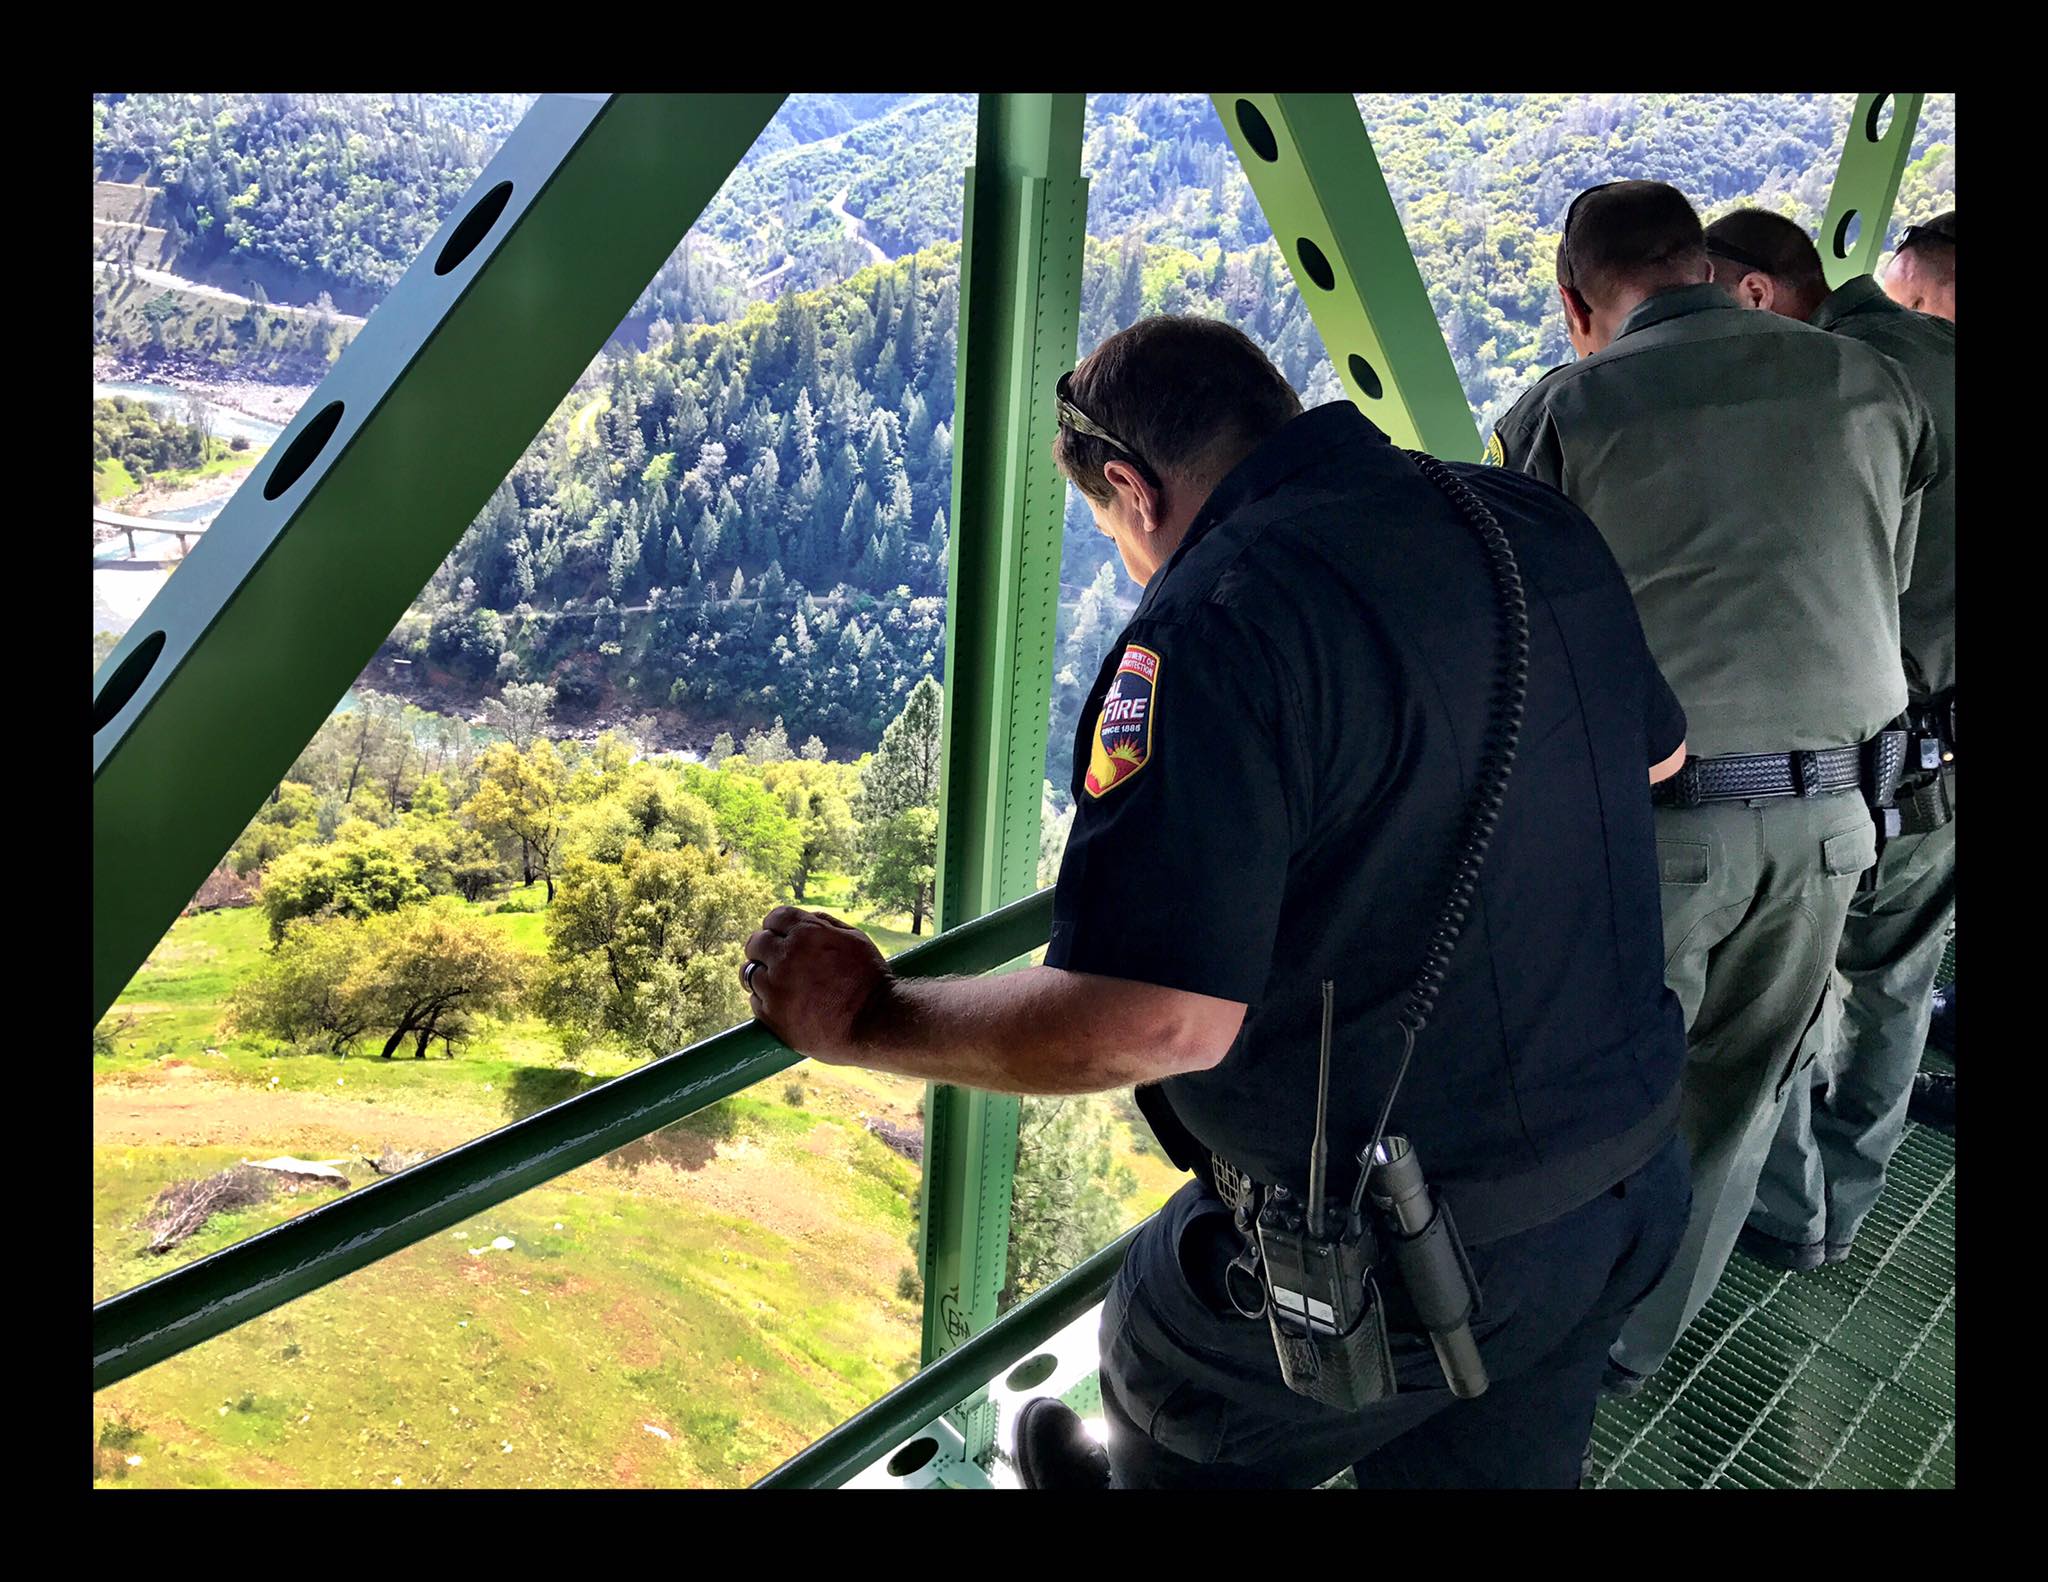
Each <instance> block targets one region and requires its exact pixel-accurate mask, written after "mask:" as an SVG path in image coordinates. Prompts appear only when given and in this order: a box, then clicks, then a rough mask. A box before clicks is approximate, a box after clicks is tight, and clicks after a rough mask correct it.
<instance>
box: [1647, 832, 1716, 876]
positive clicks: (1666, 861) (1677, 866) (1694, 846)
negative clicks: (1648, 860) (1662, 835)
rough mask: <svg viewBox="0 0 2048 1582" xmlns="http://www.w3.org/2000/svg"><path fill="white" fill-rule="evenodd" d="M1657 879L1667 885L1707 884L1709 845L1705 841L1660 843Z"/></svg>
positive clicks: (1665, 841) (1662, 841) (1669, 841)
mask: <svg viewBox="0 0 2048 1582" xmlns="http://www.w3.org/2000/svg"><path fill="white" fill-rule="evenodd" d="M1657 878H1658V879H1659V880H1660V881H1661V882H1663V883H1665V884H1705V883H1706V882H1707V843H1706V842H1705V841H1703V840H1660V841H1658V842H1657Z"/></svg>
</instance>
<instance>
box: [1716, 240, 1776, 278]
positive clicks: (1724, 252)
mask: <svg viewBox="0 0 2048 1582" xmlns="http://www.w3.org/2000/svg"><path fill="white" fill-rule="evenodd" d="M1707 251H1708V252H1710V253H1712V254H1713V255H1714V256H1715V257H1716V258H1725V259H1727V260H1728V261H1729V262H1730V263H1736V264H1740V265H1742V267H1743V268H1744V269H1751V270H1754V271H1756V272H1757V273H1758V274H1762V275H1775V274H1776V273H1777V271H1776V270H1774V269H1772V268H1771V266H1770V265H1769V264H1767V263H1765V262H1764V261H1763V260H1762V259H1761V258H1759V257H1757V256H1756V254H1754V253H1745V252H1744V251H1743V250H1742V249H1741V248H1739V247H1737V246H1735V245H1734V244H1733V243H1730V242H1723V241H1720V240H1718V239H1716V238H1715V237H1712V236H1709V237H1708V238H1707Z"/></svg>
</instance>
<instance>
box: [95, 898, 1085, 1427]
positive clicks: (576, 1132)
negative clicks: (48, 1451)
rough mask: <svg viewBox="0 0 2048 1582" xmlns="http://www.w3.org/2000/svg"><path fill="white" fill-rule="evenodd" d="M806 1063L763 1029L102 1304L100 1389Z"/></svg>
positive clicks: (1027, 941)
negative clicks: (797, 1064) (778, 1073)
mask: <svg viewBox="0 0 2048 1582" xmlns="http://www.w3.org/2000/svg"><path fill="white" fill-rule="evenodd" d="M1051 923H1052V891H1050V890H1041V891H1039V892H1038V893H1037V894H1036V895H1031V896H1026V897H1025V898H1024V899H1023V900H1021V901H1015V902H1012V903H1011V904H1010V905H1008V906H1005V907H1000V908H998V909H997V910H995V911H993V912H990V913H988V914H987V915H986V916H983V917H979V918H976V919H975V920H974V921H973V922H970V923H964V924H962V925H961V926H960V927H958V928H954V929H949V930H948V931H947V932H945V933H943V934H940V935H939V936H937V937H936V938H934V939H933V940H931V941H930V942H929V943H927V944H923V945H919V946H916V947H915V948H913V949H911V950H907V951H905V952H904V953H903V954H902V955H900V956H898V957H897V958H896V959H895V960H894V961H892V962H891V963H890V966H891V969H892V970H893V971H895V972H896V973H898V974H899V975H901V976H904V977H927V978H929V977H941V976H945V975H947V974H953V973H975V972H986V971H988V970H989V969H991V968H994V967H999V966H1001V965H1003V964H1004V963H1005V962H1008V961H1014V960H1015V959H1016V958H1018V957H1019V956H1022V955H1025V954H1027V953H1029V952H1030V951H1032V950H1035V949H1037V948H1038V947H1039V946H1040V945H1042V944H1044V943H1045V940H1046V936H1047V934H1048V933H1049V932H1050V929H1051ZM800 1058H801V1057H800V1056H798V1055H796V1054H794V1053H793V1052H791V1051H790V1050H789V1049H788V1048H787V1047H786V1046H784V1045H783V1044H782V1043H780V1042H779V1041H777V1039H776V1038H775V1037H774V1036H773V1035H772V1034H771V1033H769V1032H768V1030H767V1029H766V1028H764V1027H762V1026H761V1025H760V1024H759V1023H758V1022H749V1023H747V1024H746V1025H745V1026H742V1027H735V1028H732V1029H730V1030H729V1031H727V1032H723V1033H720V1034H718V1036H716V1037H715V1038H709V1039H706V1040H705V1041H704V1042H703V1043H701V1044H695V1045H693V1046H691V1047H690V1048H688V1049H685V1050H683V1051H682V1052H680V1053H679V1054H674V1055H670V1056H669V1057H668V1058H667V1059H665V1060H658V1061H656V1062H655V1063H654V1064H652V1065H650V1066H647V1067H644V1068H643V1069H641V1070H639V1071H634V1072H630V1073H628V1074H627V1075H625V1076H623V1077H618V1078H615V1079H614V1080H612V1081H610V1082H607V1083H605V1084H604V1085H603V1086H602V1087H599V1088H593V1089H592V1090H591V1091H590V1092H588V1093H581V1094H578V1095H577V1096H576V1097H575V1098H572V1099H565V1100H564V1101H563V1102H562V1103H560V1104H556V1105H553V1106H551V1107H550V1108H548V1109H545V1110H542V1111H541V1112H540V1113H539V1114H537V1115H529V1116H528V1117H527V1118H526V1119H524V1120H521V1121H515V1122H513V1123H512V1124H511V1125H510V1126H505V1127H501V1128H499V1129H498V1130H497V1131H495V1132H491V1133H490V1134H488V1135H487V1136H483V1137H479V1138H477V1139H476V1140H475V1141H474V1142H469V1143H464V1144H463V1145H462V1146H461V1147H459V1148H452V1149H450V1150H449V1151H448V1152H447V1153H444V1154H440V1155H437V1156H436V1157H435V1158H433V1159H430V1160H428V1161H426V1162H425V1163H424V1164H418V1165H415V1166H413V1167H412V1168H411V1169H410V1170H407V1171H405V1172H403V1173H402V1174H400V1175H396V1176H393V1177H391V1178H390V1179H389V1180H387V1181H379V1182H377V1183H376V1184H374V1185H372V1186H367V1187H365V1188H363V1189H362V1190H361V1191H360V1192H351V1193H349V1194H348V1195H347V1196H346V1197H343V1198H340V1199H338V1200H337V1201H335V1202H333V1203H329V1204H325V1205H323V1206H322V1207H320V1208H317V1209H314V1210H313V1211H312V1212H311V1213H309V1214H304V1215H301V1216H300V1217H299V1218H297V1219H294V1220H290V1221H288V1222H286V1223H285V1224H283V1225H279V1226H277V1227H276V1228H275V1229H272V1230H268V1231H265V1232H263V1233H262V1234H261V1235H257V1236H251V1237H250V1238H249V1239H248V1240H247V1241H243V1242H238V1243H236V1244H235V1245H234V1246H232V1247H228V1248H225V1249H223V1250H222V1251H220V1252H217V1253H214V1254H213V1255H212V1256H211V1257H208V1258H202V1259H200V1260H199V1261H198V1262H197V1263H192V1264H187V1265H186V1266H185V1267H184V1268H182V1269H176V1270H173V1271H172V1272H171V1273H169V1274H166V1275H164V1276H162V1277H161V1278H159V1279H155V1280H151V1281H150V1282H149V1283H148V1284H146V1285H139V1286H136V1287H135V1288H134V1289H133V1290H130V1291H124V1292H122V1293H121V1294H120V1295H119V1296H114V1297H109V1298H108V1299H107V1300H106V1301H104V1302H100V1303H97V1304H95V1306H94V1307H93V1310H92V1384H93V1388H94V1389H95V1390H98V1389H103V1388H104V1387H106V1386H107V1385H109V1384H114V1383H116V1382H118V1381H119V1380H121V1379H125V1378H127V1377H128V1376H129V1375H130V1374H132V1373H139V1372H140V1371H141V1370H142V1369H144V1368H147V1367H149V1366H151V1365H152V1364H153V1363H158V1362H162V1361H163V1360H164V1359H165V1358H166V1357H173V1356H176V1355H177V1354H178V1353H179V1352H181V1351H185V1350H188V1349H189V1348H191V1347H193V1346H196V1345H198V1344H199V1343H200V1342H202V1341H205V1340H210V1339H212V1338H213V1337H214V1336H215V1335H218V1334H221V1333H222V1332H223V1331H226V1330H229V1329H233V1328H234V1327H235V1326H236V1325H238V1324H243V1323H247V1322H248V1321H249V1320H250V1319H252V1318H255V1317H257V1316H258V1315H260V1314H263V1313H267V1312H268V1311H270V1309H272V1308H274V1307H279V1306H282V1305H283V1304H284V1303H286V1302H289V1301H291V1300H292V1299H293V1298H294V1297H299V1296H304V1295H305V1294H306V1293H307V1292H308V1291H313V1290H317V1289H318V1288H319V1287H321V1286H323V1285H327V1284H329V1283H330V1282H332V1281H335V1280H339V1279H340V1278H341V1277H342V1276H343V1275H347V1274H353V1273H354V1272H355V1271H356V1270H358V1269H361V1268H363V1267H365V1266H366V1265H368V1264H372V1263H375V1262H376V1261H377V1260H378V1259H380V1258H387V1257H389V1256H390V1255H391V1254H392V1253H395V1252H398V1251H401V1250H402V1249H404V1248H406V1247H409V1246H411V1245H412V1244H413V1243H414V1242H417V1241H422V1240H424V1239H425V1238H427V1237H429V1236H431V1235H433V1234H434V1233H435V1232H436V1231H440V1230H445V1229H447V1228H448V1227H449V1226H451V1225H455V1224H457V1223H459V1222H460V1221H462V1220H464V1219H466V1218H468V1217H469V1216H471V1215H473V1214H476V1213H478V1212H480V1211H482V1210H484V1209H488V1208H491V1207H493V1206H495V1205H497V1204H499V1203H503V1202H504V1201H506V1200H507V1199H508V1198H513V1197H517V1196H518V1195H519V1194H520V1193H521V1192H524V1191H526V1190H528V1189H529V1188H531V1187H536V1186H539V1185H540V1184H541V1183H542V1182H544V1181H548V1180H550V1179H552V1178H553V1177H555V1176H558V1175H560V1174H562V1173H563V1172H564V1171H566V1170H573V1169H574V1168H575V1167H576V1166H578V1165H581V1164H588V1163H589V1162H590V1161H591V1160H593V1159H597V1158H601V1157H602V1156H604V1155H605V1154H608V1153H610V1152H612V1150H614V1149H616V1148H621V1147H624V1146H625V1145H626V1144H627V1143H630V1142H632V1141H634V1140H635V1139H636V1138H640V1137H644V1136H646V1135H647V1134H648V1133H649V1132H652V1131H658V1130H659V1129H660V1128H662V1127H664V1126H667V1125H670V1124H672V1123H673V1122H675V1121H679V1120H682V1119H683V1118H684V1117H685V1116H689V1115H693V1114H695V1113H696V1112H697V1111H698V1110H701V1109H703V1108H705V1107H706V1106H707V1105H710V1104H715V1103H716V1102H717V1101H718V1100H720V1099H722V1098H725V1097H726V1096H727V1095H729V1094H732V1093H737V1092H738V1091H739V1090H740V1089H742V1088H745V1087H750V1086H752V1085H753V1084H754V1083H756V1082H760V1081H763V1080H765V1079H766V1078H768V1077H772V1076H774V1075H775V1073H777V1072H778V1071H782V1070H785V1069H787V1068H788V1067H790V1066H792V1065H794V1064H795V1063H796V1062H797V1060H798V1059H800ZM961 1393H962V1394H966V1393H968V1392H966V1391H962V1392H961ZM948 1404H950V1403H948Z"/></svg>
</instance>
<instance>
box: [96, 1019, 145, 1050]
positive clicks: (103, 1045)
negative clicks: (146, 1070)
mask: <svg viewBox="0 0 2048 1582" xmlns="http://www.w3.org/2000/svg"><path fill="white" fill-rule="evenodd" d="M134 1031H135V1018H134V1017H133V1016H123V1017H122V1018H121V1019H120V1020H119V1021H118V1022H117V1021H115V1020H114V1019H113V1018H112V1017H103V1018H102V1019H101V1020H100V1022H99V1023H98V1025H97V1026H95V1027H94V1028H93V1030H92V1052H93V1053H94V1054H95V1055H118V1054H119V1053H120V1052H121V1049H120V1046H119V1045H118V1044H117V1043H116V1042H115V1040H116V1039H119V1038H127V1037H129V1036H131V1035H132V1034H133V1033H134Z"/></svg>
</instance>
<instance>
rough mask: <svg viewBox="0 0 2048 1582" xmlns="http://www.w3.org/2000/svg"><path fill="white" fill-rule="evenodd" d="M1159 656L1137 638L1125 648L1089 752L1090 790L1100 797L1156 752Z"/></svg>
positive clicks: (1090, 792)
mask: <svg viewBox="0 0 2048 1582" xmlns="http://www.w3.org/2000/svg"><path fill="white" fill-rule="evenodd" d="M1159 666H1160V658H1159V656H1158V655H1157V654H1155V653H1153V652H1152V650H1151V649H1149V648H1140V647H1139V646H1138V645H1137V644H1136V643H1132V644H1130V645H1129V646H1128V647H1126V648H1125V649H1124V657H1123V658H1122V659H1121V660H1119V661H1118V663H1117V667H1116V675H1115V676H1114V677H1112V678H1111V680H1110V683H1109V691H1108V692H1106V693H1104V694H1103V697H1102V710H1101V712H1100V713H1098V714H1097V715H1096V716H1095V745H1094V747H1093V749H1092V750H1091V751H1090V752H1089V754H1088V778H1087V779H1086V781H1084V782H1083V783H1084V784H1085V785H1086V786H1087V788H1088V794H1089V795H1090V796H1092V797H1099V796H1102V795H1104V794H1106V793H1107V792H1108V791H1109V790H1110V789H1111V788H1112V787H1114V786H1120V785H1122V784H1123V783H1124V782H1125V781H1126V780H1128V779H1130V778H1131V776H1132V775H1134V774H1136V773H1137V772H1138V771H1139V770H1140V769H1142V768H1144V767H1145V765H1146V763H1147V761H1149V760H1150V758H1151V757H1152V716H1153V715H1154V714H1156V713H1157V712H1158V710H1159Z"/></svg>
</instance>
